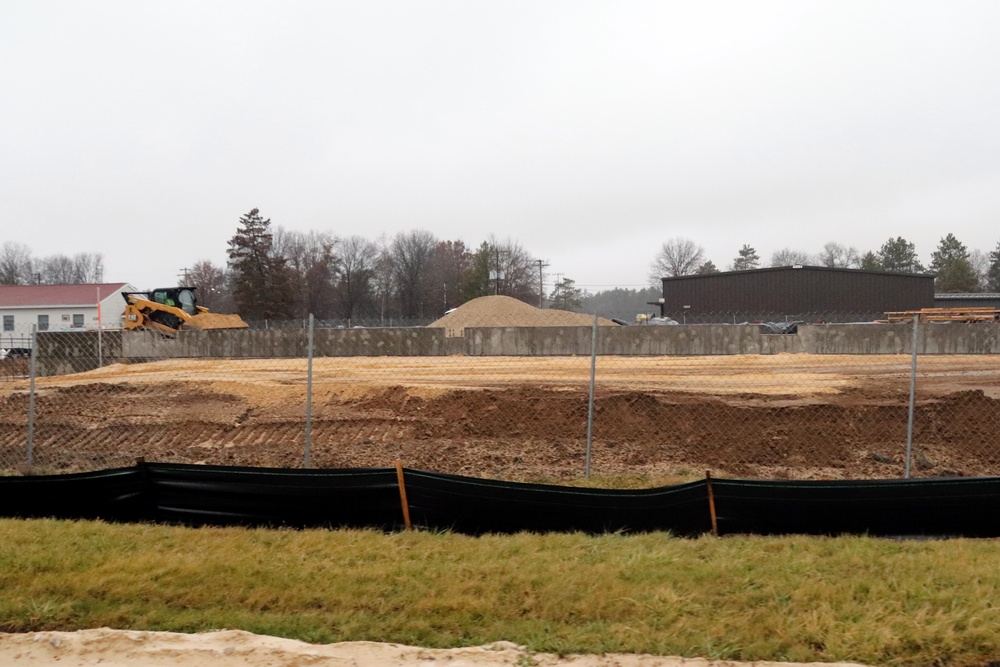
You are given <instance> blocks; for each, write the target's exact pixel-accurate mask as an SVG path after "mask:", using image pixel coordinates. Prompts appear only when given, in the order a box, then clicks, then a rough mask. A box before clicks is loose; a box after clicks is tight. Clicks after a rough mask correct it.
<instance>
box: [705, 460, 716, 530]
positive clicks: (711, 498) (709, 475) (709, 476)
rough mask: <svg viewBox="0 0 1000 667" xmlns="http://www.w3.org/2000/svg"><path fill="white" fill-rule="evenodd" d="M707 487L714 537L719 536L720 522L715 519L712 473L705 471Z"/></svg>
mask: <svg viewBox="0 0 1000 667" xmlns="http://www.w3.org/2000/svg"><path fill="white" fill-rule="evenodd" d="M705 485H706V486H707V487H708V512H709V514H710V515H711V517H712V535H714V536H715V537H718V536H719V522H718V521H717V520H716V518H715V494H714V493H712V472H711V471H709V470H706V471H705Z"/></svg>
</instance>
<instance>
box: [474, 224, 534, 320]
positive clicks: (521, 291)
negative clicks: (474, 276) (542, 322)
mask: <svg viewBox="0 0 1000 667" xmlns="http://www.w3.org/2000/svg"><path fill="white" fill-rule="evenodd" d="M486 243H487V244H488V246H489V249H490V251H489V252H490V255H491V256H490V258H489V261H490V264H489V266H490V271H491V273H493V280H494V286H495V289H494V293H496V294H503V295H505V296H512V297H514V298H515V299H518V300H520V301H524V302H525V303H531V304H536V303H538V296H539V295H538V267H537V264H536V263H535V258H534V257H532V256H531V253H530V252H528V251H527V249H526V248H525V247H524V246H522V245H521V244H520V243H519V242H518V241H515V240H513V239H511V238H510V237H508V238H506V239H504V240H502V241H501V240H499V239H497V238H496V237H495V236H494V235H492V234H490V237H489V239H488V240H487V242H486Z"/></svg>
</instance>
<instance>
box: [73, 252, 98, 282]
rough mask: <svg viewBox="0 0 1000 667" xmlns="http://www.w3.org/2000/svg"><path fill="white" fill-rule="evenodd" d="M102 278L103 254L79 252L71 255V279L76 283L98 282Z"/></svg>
mask: <svg viewBox="0 0 1000 667" xmlns="http://www.w3.org/2000/svg"><path fill="white" fill-rule="evenodd" d="M103 280H104V255H102V254H101V253H99V252H80V253H77V254H75V255H73V281H72V282H74V283H76V284H83V283H99V282H103Z"/></svg>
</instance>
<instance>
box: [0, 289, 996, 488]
mask: <svg viewBox="0 0 1000 667" xmlns="http://www.w3.org/2000/svg"><path fill="white" fill-rule="evenodd" d="M470 303H471V302H470ZM559 312H560V311H537V310H535V314H530V313H525V314H524V317H526V318H528V319H527V321H525V319H524V318H522V319H521V320H520V322H521V324H520V325H519V326H516V327H497V326H495V323H496V321H497V320H498V314H497V313H496V312H490V313H485V312H484V313H476V312H466V313H457V314H458V315H461V317H452V318H450V319H449V317H450V316H448V317H446V318H444V319H443V320H440V321H438V323H436V326H433V327H412V328H353V327H352V328H329V327H322V326H317V325H316V323H315V322H314V323H313V326H312V327H310V325H309V321H306V322H305V323H302V324H301V325H300V326H285V327H275V328H267V329H251V330H240V331H227V330H220V331H200V332H199V331H192V332H180V333H179V334H178V335H177V336H176V337H174V338H169V337H164V336H162V335H160V334H154V333H150V332H123V331H103V332H96V331H83V332H39V333H37V334H34V338H33V339H32V338H28V339H27V342H26V344H24V345H18V346H17V347H16V349H18V350H20V352H18V355H17V356H16V357H11V356H8V357H7V358H6V359H4V360H0V369H2V372H0V470H2V471H3V474H18V473H28V472H32V473H59V472H77V471H84V470H93V469H100V468H107V467H114V466H121V465H131V464H132V463H133V462H134V461H135V460H137V459H140V458H143V459H145V460H147V461H157V462H186V463H211V464H222V465H243V466H276V467H301V466H306V465H308V466H315V467H323V468H332V467H369V466H373V467H381V466H387V465H391V464H392V462H393V461H395V460H397V459H400V460H402V461H403V462H404V463H405V464H406V465H407V466H408V467H411V468H421V469H425V470H433V471H439V472H447V473H456V474H464V475H474V476H481V477H495V478H504V479H514V480H542V481H545V480H551V481H555V480H565V479H569V478H575V477H581V476H583V475H584V474H586V473H587V472H590V473H592V474H593V475H596V476H617V477H634V478H635V479H636V483H650V482H661V481H664V482H665V481H667V480H683V479H693V478H697V477H703V476H704V474H705V471H706V470H709V471H711V472H712V474H713V475H714V476H728V477H743V478H768V479H785V478H788V479H843V478H851V479H862V478H892V477H902V476H904V475H906V474H910V475H912V476H959V475H962V476H966V475H975V476H978V475H998V474H1000V443H998V435H997V434H998V433H1000V402H998V400H997V399H998V396H1000V354H995V352H996V351H998V349H1000V347H998V346H1000V325H997V324H995V323H979V324H974V325H961V324H935V323H919V324H918V325H917V326H916V327H915V326H914V325H913V324H912V323H902V324H854V325H850V324H808V325H802V326H799V327H798V328H797V329H795V330H794V332H793V333H772V332H771V331H772V329H769V328H767V327H761V326H755V325H743V324H739V323H738V324H736V325H733V324H722V323H716V324H702V325H688V326H683V325H681V326H618V325H615V324H613V323H612V322H610V321H608V320H604V319H598V320H597V324H596V326H595V324H594V319H595V318H594V317H593V316H588V315H573V314H570V313H562V314H556V313H559ZM571 315H572V317H571ZM531 318H535V319H531ZM500 319H503V318H500ZM914 343H915V345H914ZM11 348H12V349H14V346H11ZM914 350H916V352H917V354H916V355H915V356H914V355H913V354H912V353H913V351H914ZM26 352H30V354H26ZM32 355H33V356H32ZM914 369H915V370H914ZM911 387H912V388H913V391H912V392H911ZM911 410H912V412H911ZM911 414H912V419H911Z"/></svg>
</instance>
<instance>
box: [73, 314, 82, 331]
mask: <svg viewBox="0 0 1000 667" xmlns="http://www.w3.org/2000/svg"><path fill="white" fill-rule="evenodd" d="M81 327H83V314H82V313H73V328H74V329H79V328H81Z"/></svg>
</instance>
